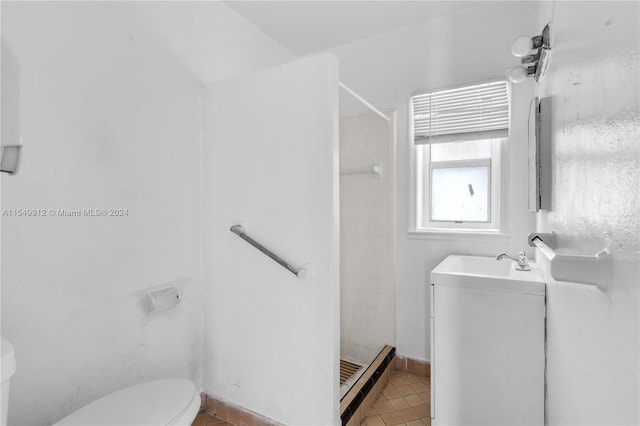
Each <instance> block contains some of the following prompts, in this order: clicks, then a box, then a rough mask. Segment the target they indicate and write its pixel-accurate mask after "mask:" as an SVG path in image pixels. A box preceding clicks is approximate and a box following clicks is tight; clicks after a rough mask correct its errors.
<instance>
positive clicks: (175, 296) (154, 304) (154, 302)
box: [147, 287, 182, 314]
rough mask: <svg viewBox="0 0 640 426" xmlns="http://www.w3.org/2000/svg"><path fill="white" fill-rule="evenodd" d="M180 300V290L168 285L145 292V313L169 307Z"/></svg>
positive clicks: (175, 304)
mask: <svg viewBox="0 0 640 426" xmlns="http://www.w3.org/2000/svg"><path fill="white" fill-rule="evenodd" d="M181 301H182V291H181V290H180V289H178V288H176V287H168V288H163V289H159V290H153V291H148V292H147V313H148V314H153V313H156V312H160V311H164V310H167V309H171V308H173V307H175V306H177V305H178V304H180V302H181Z"/></svg>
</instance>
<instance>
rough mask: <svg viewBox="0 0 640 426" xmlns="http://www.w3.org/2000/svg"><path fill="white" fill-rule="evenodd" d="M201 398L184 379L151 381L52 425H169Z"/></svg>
mask: <svg viewBox="0 0 640 426" xmlns="http://www.w3.org/2000/svg"><path fill="white" fill-rule="evenodd" d="M196 396H197V398H198V399H200V395H199V394H198V392H197V389H196V387H195V385H194V384H193V383H191V382H190V381H189V380H185V379H163V380H154V381H150V382H146V383H141V384H139V385H135V386H131V387H128V388H126V389H122V390H119V391H117V392H114V393H111V394H109V395H107V396H105V397H102V398H100V399H98V400H97V401H94V402H92V403H90V404H89V405H86V406H84V407H82V408H80V409H79V410H78V411H75V412H73V413H71V414H70V415H68V416H67V417H65V418H64V419H62V420H60V421H59V422H58V423H56V424H55V425H54V426H90V425H110V426H164V425H171V424H173V423H174V420H176V419H178V418H179V417H180V416H182V414H183V413H184V412H185V411H186V410H187V409H188V408H189V406H190V405H191V403H192V401H193V399H194V398H195V397H196Z"/></svg>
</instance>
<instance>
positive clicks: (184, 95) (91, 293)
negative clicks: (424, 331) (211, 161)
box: [2, 2, 290, 426]
mask: <svg viewBox="0 0 640 426" xmlns="http://www.w3.org/2000/svg"><path fill="white" fill-rule="evenodd" d="M183 4H184V3H179V2H173V3H170V4H167V3H152V2H135V3H133V2H132V3H123V2H106V3H105V2H102V3H101V2H68V3H63V2H43V3H33V2H21V3H11V2H2V37H3V39H6V41H7V43H8V45H9V46H10V47H11V48H12V49H13V51H14V52H15V54H16V56H17V58H18V61H19V65H20V70H21V84H22V87H21V99H20V101H21V112H22V138H23V142H24V146H25V148H24V159H23V160H24V161H23V164H22V168H21V171H20V174H18V175H17V176H14V177H7V176H6V175H3V176H2V207H3V208H5V209H12V208H14V209H20V208H22V209H26V208H38V209H47V210H48V209H51V208H65V209H77V208H80V209H82V208H124V209H128V216H126V217H99V218H97V217H9V216H4V217H2V228H3V229H2V230H3V234H2V334H3V336H5V337H7V338H8V339H9V340H10V341H11V342H12V343H13V344H14V345H15V348H16V356H17V364H18V370H17V372H16V374H15V376H14V377H13V379H12V383H11V400H10V409H9V423H10V424H15V425H30V426H31V425H44V424H51V423H53V422H54V421H57V420H59V419H60V418H61V417H63V416H64V415H66V414H68V413H69V412H71V411H73V410H75V409H77V408H79V407H80V406H82V405H84V404H86V403H87V402H89V401H91V400H93V399H95V398H97V397H100V396H102V395H104V394H106V393H108V392H110V391H113V390H116V389H119V388H122V387H124V386H127V385H130V384H133V383H135V382H140V381H143V380H148V379H153V378H160V377H169V376H179V377H187V378H190V379H192V380H194V381H195V382H196V383H197V384H200V383H201V381H202V374H203V372H202V363H203V361H202V349H203V347H202V341H203V313H202V295H203V280H202V256H201V234H202V233H201V221H202V218H201V214H200V208H201V200H200V196H201V173H202V172H201V166H200V163H201V149H202V147H201V141H202V120H201V114H202V102H201V98H202V86H201V83H202V82H204V81H212V80H215V79H217V78H225V77H228V76H229V75H232V74H237V73H244V72H249V71H252V70H254V69H257V68H260V67H263V66H267V65H273V64H277V63H280V62H281V61H282V60H284V59H286V58H288V57H290V54H289V53H288V52H286V51H285V50H284V49H282V48H281V47H279V46H277V45H276V44H275V43H273V42H272V41H271V40H269V39H268V38H266V37H265V36H264V35H262V34H261V33H260V32H259V31H257V30H256V29H255V28H254V27H253V26H251V25H250V24H248V23H247V22H246V21H245V20H244V19H242V18H240V17H239V16H238V15H237V14H236V13H235V12H233V11H231V10H230V9H228V8H227V7H226V6H224V5H223V4H220V3H203V2H198V3H188V4H186V5H184V8H183V6H180V5H183ZM208 19H211V20H212V21H213V22H216V23H217V24H218V25H216V26H215V31H214V30H211V29H209V30H208V31H207V32H205V33H201V34H197V33H191V31H195V30H194V27H192V25H197V27H198V28H201V27H202V26H203V25H204V24H205V23H206V22H207V20H208ZM199 35H202V37H203V40H199V41H198V42H197V43H196V45H195V46H190V49H186V50H185V49H183V48H184V44H188V42H189V41H190V40H192V39H196V38H198V36H199ZM221 40H224V43H225V44H224V45H223V42H222V41H221ZM179 42H182V43H183V44H182V45H181V44H180V43H179ZM198 43H199V44H198ZM180 49H183V51H181V52H178V51H179V50H180ZM190 58H191V59H193V58H200V59H199V61H200V62H193V61H192V60H191V59H190ZM159 285H160V286H162V285H176V286H179V287H181V288H182V289H183V291H184V299H183V303H182V306H181V307H180V308H178V309H176V310H174V311H171V312H167V313H165V314H160V315H157V316H155V317H153V318H147V317H145V315H144V314H143V311H142V308H141V306H140V300H141V294H142V292H143V291H145V290H146V289H148V288H151V287H153V286H159Z"/></svg>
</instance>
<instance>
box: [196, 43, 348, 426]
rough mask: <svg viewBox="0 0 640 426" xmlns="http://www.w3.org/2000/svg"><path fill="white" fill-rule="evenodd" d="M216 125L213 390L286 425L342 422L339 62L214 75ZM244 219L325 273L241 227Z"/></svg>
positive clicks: (211, 219)
mask: <svg viewBox="0 0 640 426" xmlns="http://www.w3.org/2000/svg"><path fill="white" fill-rule="evenodd" d="M205 124H206V140H205V144H204V153H205V155H204V161H205V184H204V202H205V209H204V212H205V213H204V216H205V218H207V220H206V225H205V227H204V235H205V240H204V241H205V250H204V254H205V279H206V282H207V291H206V293H205V295H206V297H205V303H206V304H207V309H206V311H205V321H206V322H205V324H206V328H205V332H206V335H205V357H204V362H205V390H206V391H207V392H208V393H209V394H211V395H214V396H216V397H218V398H221V399H223V400H225V401H227V402H230V403H232V404H236V405H239V406H241V407H244V408H247V409H249V410H252V411H254V412H257V413H260V414H262V415H264V416H266V417H268V418H271V419H273V420H276V421H278V422H280V423H283V424H290V425H303V424H308V425H328V424H337V423H338V422H339V417H338V384H339V383H338V382H339V381H338V358H339V343H340V339H339V333H340V331H339V326H340V320H339V300H340V287H339V285H340V284H339V283H340V279H339V262H340V259H339V249H340V248H339V238H338V232H339V211H338V206H339V204H338V202H339V199H338V196H339V193H338V184H339V182H338V62H337V60H336V59H335V57H333V56H332V55H329V54H322V55H318V56H312V57H308V58H305V59H301V60H298V61H296V62H292V63H289V64H286V65H283V66H280V67H277V68H272V69H269V70H265V71H261V72H259V73H256V74H252V75H250V76H246V77H242V78H238V79H234V80H230V81H226V82H222V83H218V84H215V85H212V86H210V87H208V88H207V91H206V109H205ZM239 221H240V222H245V224H246V226H247V231H248V233H249V234H250V235H251V236H252V237H254V238H255V239H256V240H258V241H260V242H262V243H263V244H265V245H266V246H267V247H269V248H270V249H271V250H273V251H274V252H275V253H278V254H280V255H281V256H282V257H284V258H285V259H286V260H287V261H288V262H290V263H291V264H292V265H296V266H297V265H301V264H305V263H311V264H313V267H314V269H315V278H314V279H313V280H310V281H302V280H300V279H299V278H297V277H296V276H294V275H293V274H291V273H290V272H288V271H287V270H285V269H283V268H282V267H281V266H280V265H278V264H277V263H275V262H274V261H273V260H271V259H269V258H268V257H266V256H265V255H264V254H262V253H261V252H259V251H258V250H256V249H255V248H254V247H252V246H250V245H249V244H248V243H247V242H245V241H243V240H242V239H240V237H238V236H237V235H235V234H233V233H231V232H230V231H229V228H230V227H231V226H232V225H234V224H236V223H238V222H239Z"/></svg>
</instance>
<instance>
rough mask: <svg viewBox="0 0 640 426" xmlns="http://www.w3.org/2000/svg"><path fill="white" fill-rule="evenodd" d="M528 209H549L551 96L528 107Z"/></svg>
mask: <svg viewBox="0 0 640 426" xmlns="http://www.w3.org/2000/svg"><path fill="white" fill-rule="evenodd" d="M528 143H529V147H528V149H529V211H530V212H534V213H535V212H538V211H540V210H550V209H551V98H542V99H538V98H537V97H536V98H534V99H532V101H531V108H530V109H529V137H528Z"/></svg>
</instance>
